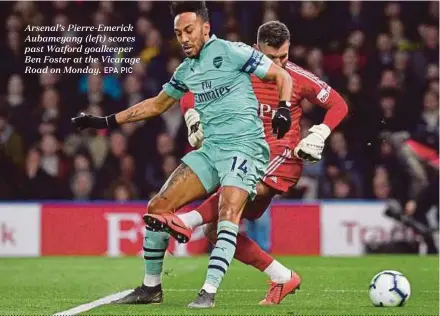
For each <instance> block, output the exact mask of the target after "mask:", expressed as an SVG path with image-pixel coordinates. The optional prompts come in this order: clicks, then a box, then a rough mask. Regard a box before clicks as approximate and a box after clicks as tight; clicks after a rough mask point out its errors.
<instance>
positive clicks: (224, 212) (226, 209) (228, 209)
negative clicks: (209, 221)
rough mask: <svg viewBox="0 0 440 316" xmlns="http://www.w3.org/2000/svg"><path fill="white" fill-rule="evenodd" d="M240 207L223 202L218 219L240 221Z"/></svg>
mask: <svg viewBox="0 0 440 316" xmlns="http://www.w3.org/2000/svg"><path fill="white" fill-rule="evenodd" d="M240 211H241V210H240V208H238V207H235V206H234V205H230V204H223V205H221V206H220V211H219V221H229V222H233V223H238V222H239V221H240V215H241V212H240Z"/></svg>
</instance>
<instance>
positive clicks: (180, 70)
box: [162, 64, 189, 100]
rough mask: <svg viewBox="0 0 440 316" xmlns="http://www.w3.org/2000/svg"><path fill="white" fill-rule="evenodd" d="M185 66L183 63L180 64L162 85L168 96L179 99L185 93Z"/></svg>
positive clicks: (186, 89) (186, 90) (186, 88)
mask: <svg viewBox="0 0 440 316" xmlns="http://www.w3.org/2000/svg"><path fill="white" fill-rule="evenodd" d="M185 68H186V67H184V64H180V66H179V67H177V69H176V71H175V72H174V74H173V76H172V77H171V79H170V81H168V82H167V83H165V84H164V85H163V87H162V88H163V90H164V91H165V93H166V94H167V95H169V96H170V97H172V98H174V99H176V100H179V99H180V98H181V97H182V96H183V95H184V94H185V93H187V92H188V91H189V90H188V87H187V86H186V85H185V83H184V82H185Z"/></svg>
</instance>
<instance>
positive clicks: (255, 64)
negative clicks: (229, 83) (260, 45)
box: [227, 42, 272, 79]
mask: <svg viewBox="0 0 440 316" xmlns="http://www.w3.org/2000/svg"><path fill="white" fill-rule="evenodd" d="M227 54H228V56H229V57H230V59H231V62H232V63H233V66H234V67H235V68H236V69H239V70H240V71H243V72H246V73H248V74H255V75H256V76H257V77H258V78H260V79H262V78H263V77H264V76H265V75H266V73H267V71H268V70H269V68H270V65H271V64H272V61H271V60H270V59H269V58H268V57H266V56H265V55H264V54H263V53H261V52H259V51H257V50H256V49H253V48H252V47H250V46H249V45H246V44H244V43H233V42H228V51H227Z"/></svg>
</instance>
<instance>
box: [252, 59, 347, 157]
mask: <svg viewBox="0 0 440 316" xmlns="http://www.w3.org/2000/svg"><path fill="white" fill-rule="evenodd" d="M285 69H286V71H287V72H288V73H289V74H290V75H291V77H292V80H293V91H292V98H291V100H290V102H291V103H292V107H291V111H290V113H291V119H292V126H291V128H290V130H289V131H288V132H287V134H286V135H285V136H284V137H283V138H282V139H277V138H276V135H273V134H272V117H273V116H274V115H275V112H276V110H277V109H278V102H279V97H278V95H279V94H278V89H277V86H276V84H275V83H272V82H263V81H261V80H260V79H259V78H257V77H256V76H252V85H253V87H254V92H255V94H256V96H257V99H258V101H259V102H260V109H259V114H260V118H261V120H262V121H263V124H264V132H265V134H266V140H267V142H268V143H269V145H270V146H271V147H272V144H275V143H276V144H277V146H279V145H282V146H286V147H288V148H290V149H293V148H295V146H296V145H297V144H298V142H299V141H300V139H301V131H300V125H299V121H300V118H301V115H302V108H301V101H302V100H303V99H307V100H308V101H310V102H311V103H313V104H317V105H319V106H322V107H324V108H326V109H328V108H330V106H332V107H333V106H334V107H335V109H334V112H337V113H334V114H333V115H330V118H328V117H327V116H328V115H327V116H326V120H327V122H326V120H324V123H325V124H326V125H328V126H329V127H330V129H333V128H334V127H335V126H336V125H337V124H339V122H340V121H341V120H342V118H343V117H344V116H345V114H346V104H345V102H344V101H343V100H342V98H341V97H340V96H339V94H338V93H337V92H336V91H334V90H333V89H331V88H330V86H329V85H327V84H326V83H325V82H323V81H322V80H320V79H319V78H318V77H317V76H315V75H314V74H312V73H311V72H308V71H306V70H305V69H303V68H301V67H299V66H297V65H295V64H294V63H291V62H287V65H286V68H285ZM341 101H342V102H341ZM341 103H342V104H341ZM339 107H341V109H338V108H339ZM344 107H345V111H344V109H343V108H344ZM328 114H329V113H328ZM335 123H336V124H335Z"/></svg>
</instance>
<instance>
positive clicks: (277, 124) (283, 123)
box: [272, 101, 292, 139]
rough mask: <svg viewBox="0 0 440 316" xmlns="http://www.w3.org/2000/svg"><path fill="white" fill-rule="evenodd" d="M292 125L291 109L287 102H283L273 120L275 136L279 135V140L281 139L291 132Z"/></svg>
mask: <svg viewBox="0 0 440 316" xmlns="http://www.w3.org/2000/svg"><path fill="white" fill-rule="evenodd" d="M291 124H292V121H291V119H290V109H289V107H288V106H287V105H286V102H285V101H284V102H283V101H281V102H280V104H279V106H278V110H277V111H276V113H275V115H274V117H273V118H272V132H273V134H274V135H277V139H281V138H283V137H284V135H286V133H287V132H288V131H289V129H290V125H291Z"/></svg>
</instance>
